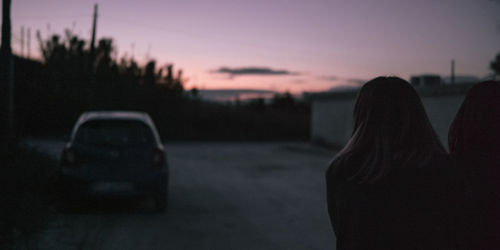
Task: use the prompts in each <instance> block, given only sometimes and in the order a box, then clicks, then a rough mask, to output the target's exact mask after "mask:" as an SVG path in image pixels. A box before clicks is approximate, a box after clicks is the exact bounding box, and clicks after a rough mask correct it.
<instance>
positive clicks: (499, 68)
mask: <svg viewBox="0 0 500 250" xmlns="http://www.w3.org/2000/svg"><path fill="white" fill-rule="evenodd" d="M490 69H491V70H492V71H493V74H494V76H495V77H499V76H500V52H499V53H498V54H497V56H496V57H495V59H494V60H493V61H492V62H491V63H490Z"/></svg>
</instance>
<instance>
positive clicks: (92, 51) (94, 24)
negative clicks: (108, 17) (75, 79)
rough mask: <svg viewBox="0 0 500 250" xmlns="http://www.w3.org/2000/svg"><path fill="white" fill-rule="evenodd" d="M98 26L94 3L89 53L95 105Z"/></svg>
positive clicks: (92, 93)
mask: <svg viewBox="0 0 500 250" xmlns="http://www.w3.org/2000/svg"><path fill="white" fill-rule="evenodd" d="M96 27H97V4H94V19H93V21H92V38H91V40H90V55H89V89H90V93H89V99H90V100H89V104H90V106H94V105H95V100H96V98H95V95H96V92H97V86H96V79H95V78H96V76H95V75H96V65H95V34H96Z"/></svg>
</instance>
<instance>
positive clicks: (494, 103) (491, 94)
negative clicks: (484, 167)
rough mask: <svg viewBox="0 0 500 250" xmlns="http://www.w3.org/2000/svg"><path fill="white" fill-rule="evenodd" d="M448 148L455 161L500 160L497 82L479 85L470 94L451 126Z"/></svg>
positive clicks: (499, 87) (499, 94)
mask: <svg viewBox="0 0 500 250" xmlns="http://www.w3.org/2000/svg"><path fill="white" fill-rule="evenodd" d="M448 145H449V147H450V153H451V155H452V157H453V158H455V159H460V160H467V159H473V160H474V161H484V160H492V159H493V158H492V157H494V158H497V159H500V156H498V155H499V154H500V82H498V81H485V82H480V83H478V84H476V85H474V86H473V87H472V88H471V89H470V90H469V92H468V93H467V96H466V97H465V100H464V102H463V103H462V106H460V109H459V111H458V113H457V115H456V116H455V120H454V121H453V123H452V124H451V127H450V131H449V134H448ZM495 156H496V157H495ZM498 163H499V161H498V160H497V164H498ZM499 167H500V166H499Z"/></svg>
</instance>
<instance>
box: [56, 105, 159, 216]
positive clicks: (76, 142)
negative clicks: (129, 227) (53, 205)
mask: <svg viewBox="0 0 500 250" xmlns="http://www.w3.org/2000/svg"><path fill="white" fill-rule="evenodd" d="M61 177H62V179H63V180H64V183H65V186H66V188H67V189H68V190H67V191H68V192H69V193H70V196H71V197H77V196H78V195H84V196H147V197H151V198H154V200H155V202H156V207H157V208H158V209H159V210H164V209H165V208H166V205H167V204H166V202H167V197H166V196H167V182H168V167H167V162H166V160H165V154H164V148H163V145H162V144H161V141H160V139H159V136H158V133H157V131H156V128H155V126H154V124H153V122H152V120H151V118H150V117H149V116H148V115H147V114H146V113H140V112H123V111H107V112H86V113H84V114H82V115H81V116H80V118H79V119H78V121H77V123H76V124H75V127H74V128H73V132H72V134H71V138H70V141H69V142H68V143H67V145H66V147H65V149H64V151H63V154H62V157H61Z"/></svg>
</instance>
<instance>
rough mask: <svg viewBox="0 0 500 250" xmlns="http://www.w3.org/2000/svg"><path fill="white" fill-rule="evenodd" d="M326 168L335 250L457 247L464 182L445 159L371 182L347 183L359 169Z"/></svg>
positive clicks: (425, 249) (429, 249)
mask: <svg viewBox="0 0 500 250" xmlns="http://www.w3.org/2000/svg"><path fill="white" fill-rule="evenodd" d="M337 167H338V166H330V168H329V170H328V171H327V176H326V181H327V199H328V212H329V214H330V219H331V223H332V226H333V229H334V232H335V235H336V238H337V250H345V249H349V250H351V249H356V250H364V249H366V250H375V249H384V250H391V249H398V250H399V249H401V250H411V249H421V250H432V249H436V250H437V249H439V250H443V249H444V250H448V249H450V250H451V249H457V248H458V245H459V244H458V243H457V242H458V239H457V232H456V229H457V225H456V224H455V222H457V220H458V219H459V215H458V213H457V206H460V201H461V198H460V194H461V192H462V190H463V186H462V182H461V180H460V178H459V175H458V174H454V173H455V172H456V171H454V169H453V168H452V166H451V162H450V160H449V158H448V156H446V155H440V156H435V157H433V159H431V160H430V161H428V164H426V165H425V166H422V167H419V168H412V169H405V168H404V166H401V167H400V168H398V169H395V170H394V171H392V172H391V173H390V174H388V175H386V176H385V177H382V178H380V179H378V180H377V181H376V182H375V183H370V184H368V183H366V184H359V183H358V182H357V181H354V180H350V178H349V177H350V176H352V173H351V172H352V170H353V169H356V168H357V166H355V165H353V166H343V168H341V170H340V171H335V169H338V168H337Z"/></svg>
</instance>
